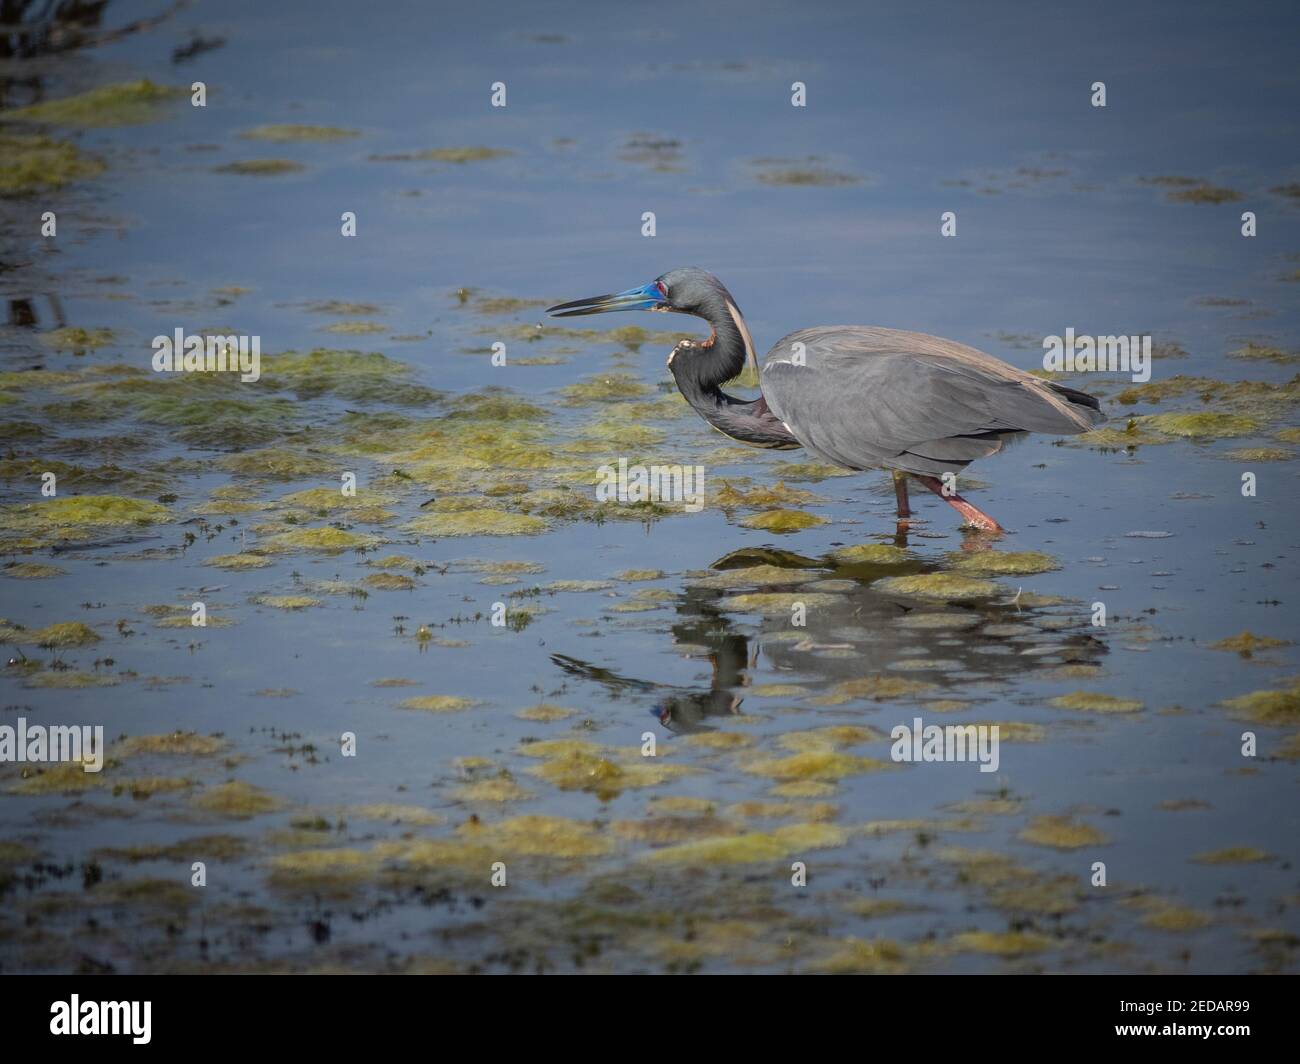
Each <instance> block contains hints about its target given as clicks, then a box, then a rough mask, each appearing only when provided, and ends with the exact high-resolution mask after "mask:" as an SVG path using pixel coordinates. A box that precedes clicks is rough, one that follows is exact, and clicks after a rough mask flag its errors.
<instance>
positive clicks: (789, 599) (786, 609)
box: [718, 591, 841, 616]
mask: <svg viewBox="0 0 1300 1064" xmlns="http://www.w3.org/2000/svg"><path fill="white" fill-rule="evenodd" d="M840 601H841V599H840V596H839V595H831V594H827V593H825V592H819V591H818V592H811V591H810V592H808V593H807V594H800V593H799V592H797V591H789V592H774V591H768V592H763V591H758V592H754V593H753V594H749V595H728V596H727V597H726V598H724V599H722V600H721V601H720V602H719V603H718V606H719V608H721V609H724V610H729V611H731V612H733V613H761V614H763V615H764V616H774V615H776V614H781V613H784V614H789V613H790V609H791V607H792V606H795V605H802V606H804V607H806V608H807V609H810V610H813V609H817V608H818V607H820V606H834V605H835V604H836V603H838V602H840Z"/></svg>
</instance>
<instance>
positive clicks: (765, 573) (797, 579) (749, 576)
mask: <svg viewBox="0 0 1300 1064" xmlns="http://www.w3.org/2000/svg"><path fill="white" fill-rule="evenodd" d="M817 578H818V574H817V573H813V572H807V571H803V570H799V569H782V568H781V567H780V566H779V565H751V566H748V567H746V568H744V569H723V570H722V571H721V572H717V573H710V574H709V575H708V576H704V577H701V578H700V579H699V580H696V581H695V582H694V584H693V585H692V586H693V587H707V588H717V589H719V590H725V589H727V588H733V587H768V586H771V585H780V584H806V583H810V582H811V581H813V580H816V579H817Z"/></svg>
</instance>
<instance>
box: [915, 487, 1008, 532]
mask: <svg viewBox="0 0 1300 1064" xmlns="http://www.w3.org/2000/svg"><path fill="white" fill-rule="evenodd" d="M916 479H917V480H919V481H920V482H921V483H922V484H924V485H925V486H926V487H927V488H929V489H930V490H931V491H932V492H934V493H935V494H936V495H938V496H939V498H941V499H942V500H943V501H944V502H946V503H947V504H948V505H949V506H951V507H952V508H953V509H954V510H956V511H957V512H958V513H959V514H961V515H962V517H963V518H965V521H966V524H968V525H969V526H970V527H971V528H974V529H977V530H978V531H980V532H1005V531H1006V529H1004V528H1003V527H1002V526H1001V525H1000V524H998V523H997V522H996V521H995V520H993V518H992V517H990V516H989V515H988V514H986V513H985V512H984V511H983V510H981V509H980V508H979V507H978V506H972V505H971V504H970V503H968V502H967V501H966V500H965V499H963V498H962V497H961V496H960V495H958V494H957V493H956V492H955V491H952V490H951V489H949V488H946V487H945V485H944V484H943V483H941V482H940V481H939V480H938V479H937V478H935V477H923V476H918V477H917V478H916Z"/></svg>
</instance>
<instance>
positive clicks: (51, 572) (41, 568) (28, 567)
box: [0, 562, 68, 580]
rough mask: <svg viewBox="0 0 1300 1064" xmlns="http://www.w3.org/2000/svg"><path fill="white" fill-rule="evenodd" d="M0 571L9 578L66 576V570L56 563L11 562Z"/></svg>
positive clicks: (27, 578)
mask: <svg viewBox="0 0 1300 1064" xmlns="http://www.w3.org/2000/svg"><path fill="white" fill-rule="evenodd" d="M0 573H3V574H4V575H5V576H7V577H9V578H10V579H11V580H47V579H49V578H50V577H52V576H66V575H67V573H68V571H67V570H66V569H60V568H59V567H58V566H57V565H41V564H39V563H38V562H11V563H10V564H8V565H6V566H5V567H4V568H3V569H0Z"/></svg>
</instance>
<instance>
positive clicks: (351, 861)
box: [268, 848, 383, 897]
mask: <svg viewBox="0 0 1300 1064" xmlns="http://www.w3.org/2000/svg"><path fill="white" fill-rule="evenodd" d="M382 863H383V862H382V859H381V858H380V857H379V856H378V855H377V854H375V853H373V852H369V851H366V850H356V849H346V848H339V849H332V850H330V849H325V850H296V851H294V852H293V853H281V854H276V855H275V856H274V857H272V858H271V859H270V861H269V867H270V875H269V877H268V878H269V881H270V884H271V886H273V887H275V888H277V889H280V890H302V891H311V892H313V893H316V892H319V893H321V894H323V895H326V896H330V895H333V896H342V897H346V896H348V895H349V894H350V893H351V891H352V888H353V887H355V886H357V885H358V884H360V883H363V882H365V881H367V880H369V879H371V878H372V877H374V876H375V875H376V873H377V872H378V871H379V869H380V867H381V865H382Z"/></svg>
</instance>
